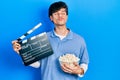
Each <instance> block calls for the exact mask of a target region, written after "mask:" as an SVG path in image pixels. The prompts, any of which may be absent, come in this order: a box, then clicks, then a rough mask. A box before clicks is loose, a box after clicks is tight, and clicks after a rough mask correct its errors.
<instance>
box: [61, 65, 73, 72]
mask: <svg viewBox="0 0 120 80" xmlns="http://www.w3.org/2000/svg"><path fill="white" fill-rule="evenodd" d="M62 70H63V71H64V72H66V73H72V70H70V69H68V68H66V67H64V66H62Z"/></svg>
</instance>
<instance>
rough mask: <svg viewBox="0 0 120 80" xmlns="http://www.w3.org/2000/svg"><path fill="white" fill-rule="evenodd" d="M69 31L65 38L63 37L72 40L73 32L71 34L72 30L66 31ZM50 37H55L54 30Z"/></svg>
mask: <svg viewBox="0 0 120 80" xmlns="http://www.w3.org/2000/svg"><path fill="white" fill-rule="evenodd" d="M68 30H69V33H68V34H67V36H66V37H65V39H72V38H73V32H72V30H70V29H68ZM50 36H51V37H57V36H56V35H55V31H54V29H53V30H52V31H51V35H50Z"/></svg>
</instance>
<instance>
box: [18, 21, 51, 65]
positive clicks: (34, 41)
mask: <svg viewBox="0 0 120 80" xmlns="http://www.w3.org/2000/svg"><path fill="white" fill-rule="evenodd" d="M41 25H42V23H39V24H38V25H36V26H35V27H33V28H32V29H31V30H29V31H28V32H27V33H25V34H24V35H22V36H21V37H19V38H18V39H17V40H18V42H19V44H20V45H21V50H20V51H19V52H20V55H21V57H22V60H23V62H24V65H25V66H28V65H30V64H32V63H34V62H36V61H38V60H41V59H43V58H45V57H48V56H50V55H52V54H53V50H52V47H51V45H50V43H49V40H48V37H47V35H46V32H43V33H40V34H38V35H36V36H33V37H31V38H28V39H25V40H23V38H25V37H26V36H27V35H29V34H31V33H32V32H33V31H34V30H36V29H37V28H39V27H40V26H41Z"/></svg>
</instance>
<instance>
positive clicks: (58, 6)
mask: <svg viewBox="0 0 120 80" xmlns="http://www.w3.org/2000/svg"><path fill="white" fill-rule="evenodd" d="M61 8H65V9H66V14H67V15H68V7H67V5H66V3H65V2H62V1H58V2H54V3H53V4H51V5H50V7H49V17H50V16H51V15H52V14H53V13H55V12H57V11H58V10H60V9H61Z"/></svg>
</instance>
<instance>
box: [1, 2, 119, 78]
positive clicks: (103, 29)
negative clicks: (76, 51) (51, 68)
mask: <svg viewBox="0 0 120 80" xmlns="http://www.w3.org/2000/svg"><path fill="white" fill-rule="evenodd" d="M54 1H58V0H1V1H0V80H40V69H34V68H32V67H30V66H27V67H26V66H24V65H23V64H22V60H21V57H20V56H18V55H17V54H16V53H15V52H14V51H13V49H12V45H11V41H12V40H15V39H17V38H18V37H20V36H21V35H22V34H24V33H25V32H26V31H28V30H29V29H31V28H32V27H33V26H35V25H36V24H38V23H39V22H42V23H43V25H42V27H41V28H39V29H38V30H36V31H35V32H33V33H32V34H31V35H29V36H28V37H31V36H33V35H36V34H39V33H41V32H43V31H49V30H51V29H52V26H53V25H52V23H51V22H50V20H49V17H48V14H47V13H48V7H49V5H50V4H51V3H52V2H54ZM63 1H65V2H66V3H67V4H68V7H69V18H68V22H67V26H68V27H69V28H71V29H72V31H74V32H76V33H78V34H80V35H82V36H83V37H84V38H85V41H86V44H87V48H88V52H89V57H90V64H89V69H88V71H87V73H86V74H85V76H84V77H83V78H81V80H120V74H119V73H120V62H119V61H120V59H119V58H120V0H63ZM46 80H47V79H46Z"/></svg>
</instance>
